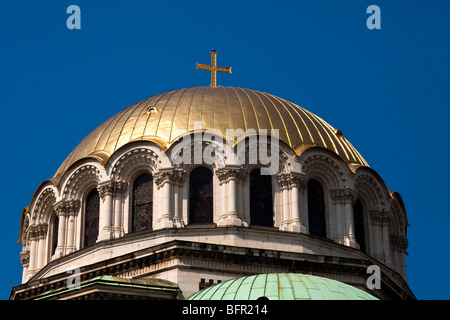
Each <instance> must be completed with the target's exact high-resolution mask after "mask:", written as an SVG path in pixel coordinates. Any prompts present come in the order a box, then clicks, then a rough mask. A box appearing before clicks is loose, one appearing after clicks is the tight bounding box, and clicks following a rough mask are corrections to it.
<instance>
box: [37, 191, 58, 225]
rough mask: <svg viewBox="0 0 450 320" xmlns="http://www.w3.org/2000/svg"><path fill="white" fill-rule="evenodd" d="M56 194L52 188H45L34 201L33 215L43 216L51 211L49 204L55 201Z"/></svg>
mask: <svg viewBox="0 0 450 320" xmlns="http://www.w3.org/2000/svg"><path fill="white" fill-rule="evenodd" d="M55 200H56V196H55V192H54V191H53V189H52V188H46V189H44V191H42V193H41V194H40V195H39V198H38V199H37V201H36V204H35V206H34V210H33V212H34V213H35V215H34V216H35V217H39V218H40V219H42V218H43V215H45V214H46V213H48V212H51V210H49V209H51V206H52V205H53V204H54V203H55Z"/></svg>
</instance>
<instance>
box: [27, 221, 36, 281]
mask: <svg viewBox="0 0 450 320" xmlns="http://www.w3.org/2000/svg"><path fill="white" fill-rule="evenodd" d="M28 232H29V237H30V264H29V267H28V279H29V278H31V277H32V276H33V274H34V273H35V272H36V256H37V249H36V240H37V232H36V226H34V225H33V226H31V227H30V231H28Z"/></svg>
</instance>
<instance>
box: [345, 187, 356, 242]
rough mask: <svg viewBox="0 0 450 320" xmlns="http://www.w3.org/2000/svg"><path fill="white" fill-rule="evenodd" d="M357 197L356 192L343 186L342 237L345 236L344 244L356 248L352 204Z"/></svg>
mask: <svg viewBox="0 0 450 320" xmlns="http://www.w3.org/2000/svg"><path fill="white" fill-rule="evenodd" d="M356 199H357V193H356V192H355V191H354V190H352V189H350V188H347V187H345V188H344V191H343V203H344V212H345V219H344V226H345V228H344V237H345V245H347V246H350V247H353V248H356V247H357V243H356V238H355V225H354V221H353V220H354V219H353V205H354V204H355V201H356Z"/></svg>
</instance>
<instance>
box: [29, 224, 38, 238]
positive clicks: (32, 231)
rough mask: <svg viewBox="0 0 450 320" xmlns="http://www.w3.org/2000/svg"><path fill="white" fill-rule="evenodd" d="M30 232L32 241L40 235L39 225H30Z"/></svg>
mask: <svg viewBox="0 0 450 320" xmlns="http://www.w3.org/2000/svg"><path fill="white" fill-rule="evenodd" d="M28 234H29V238H30V240H31V241H33V240H36V239H37V237H38V227H37V226H36V225H32V226H30V229H29V231H28Z"/></svg>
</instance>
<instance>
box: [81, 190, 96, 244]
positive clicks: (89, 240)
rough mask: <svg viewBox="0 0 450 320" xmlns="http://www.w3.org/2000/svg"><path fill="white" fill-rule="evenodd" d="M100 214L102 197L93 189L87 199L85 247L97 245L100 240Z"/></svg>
mask: <svg viewBox="0 0 450 320" xmlns="http://www.w3.org/2000/svg"><path fill="white" fill-rule="evenodd" d="M99 214H100V196H99V194H98V191H97V189H93V190H92V191H91V192H89V194H88V196H87V197H86V207H85V217H84V247H88V246H91V245H93V244H95V242H96V241H97V238H98V221H99Z"/></svg>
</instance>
